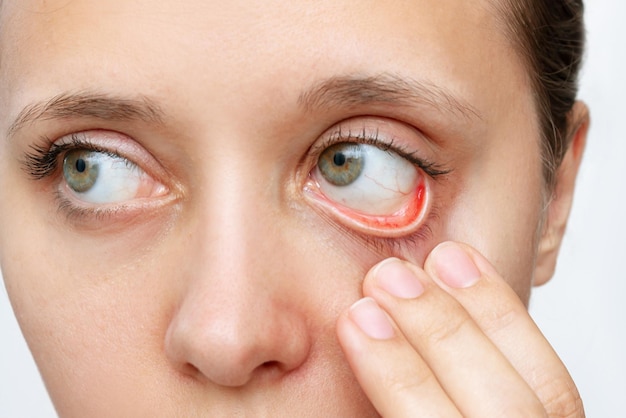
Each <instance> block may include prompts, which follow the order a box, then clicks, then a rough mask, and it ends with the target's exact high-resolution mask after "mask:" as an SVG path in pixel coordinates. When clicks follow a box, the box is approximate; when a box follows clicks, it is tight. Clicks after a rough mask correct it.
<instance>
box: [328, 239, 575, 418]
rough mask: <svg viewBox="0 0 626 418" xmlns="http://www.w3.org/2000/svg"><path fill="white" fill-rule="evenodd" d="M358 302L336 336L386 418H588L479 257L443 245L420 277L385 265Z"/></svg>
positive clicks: (518, 307) (390, 262) (511, 296)
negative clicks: (462, 417)
mask: <svg viewBox="0 0 626 418" xmlns="http://www.w3.org/2000/svg"><path fill="white" fill-rule="evenodd" d="M363 294H364V296H365V297H364V298H363V299H361V300H359V301H358V302H357V303H355V304H354V305H353V306H352V308H350V310H349V311H348V312H345V313H344V314H343V315H342V316H341V317H340V318H339V321H338V324H337V335H338V337H339V341H340V343H341V345H342V347H343V350H344V352H345V354H346V357H347V359H348V362H349V363H350V366H351V367H352V370H353V371H354V373H355V375H356V378H357V380H358V381H359V383H360V385H361V387H362V388H363V390H364V391H365V393H366V395H367V396H368V398H369V399H370V401H371V402H372V404H373V405H374V407H375V408H376V409H377V410H378V412H379V413H380V414H381V415H382V416H384V417H387V418H396V417H426V416H428V417H460V416H464V417H480V418H484V417H507V418H509V417H546V416H547V417H568V418H573V417H584V411H583V407H582V402H581V400H580V397H579V395H578V391H577V390H576V387H575V385H574V382H573V381H572V379H571V377H570V375H569V373H568V372H567V370H566V368H565V366H564V365H563V363H562V362H561V361H560V359H559V358H558V356H557V355H556V353H555V352H554V351H553V349H552V348H551V346H550V344H549V343H548V342H547V341H546V339H545V338H544V337H543V335H542V334H541V332H540V331H539V329H538V328H537V326H536V325H535V323H534V322H533V320H532V319H531V318H530V316H529V315H528V312H527V310H526V307H525V306H524V304H523V303H522V302H521V301H520V299H519V298H518V296H517V294H516V293H515V292H514V291H513V290H512V289H511V288H510V287H509V286H508V284H507V283H506V282H505V281H504V280H503V279H502V278H501V277H500V276H499V275H498V274H497V273H496V271H495V269H494V268H493V267H492V266H491V265H490V263H489V262H488V261H487V260H486V259H485V258H484V257H482V256H481V255H480V254H479V253H478V252H477V251H476V250H474V249H472V248H469V247H467V246H465V245H459V244H455V243H452V242H447V243H443V244H440V245H439V246H438V247H437V248H435V249H434V250H433V251H432V252H431V254H430V255H429V257H428V259H427V260H426V262H425V265H424V269H420V268H419V267H417V266H415V265H412V264H410V263H408V262H404V261H400V260H398V259H393V258H392V259H387V260H385V261H383V262H381V263H379V264H378V265H377V266H375V267H374V268H372V270H371V271H370V272H369V273H368V274H367V276H366V278H365V281H364V282H363Z"/></svg>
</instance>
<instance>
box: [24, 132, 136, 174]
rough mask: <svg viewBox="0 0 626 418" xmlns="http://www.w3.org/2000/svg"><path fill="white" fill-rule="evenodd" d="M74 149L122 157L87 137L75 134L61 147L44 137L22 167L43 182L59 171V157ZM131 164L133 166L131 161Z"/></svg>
mask: <svg viewBox="0 0 626 418" xmlns="http://www.w3.org/2000/svg"><path fill="white" fill-rule="evenodd" d="M74 149H84V150H87V151H92V152H99V153H102V154H106V155H108V156H111V157H120V156H121V155H120V154H119V153H118V152H114V151H111V150H109V149H106V148H103V147H101V146H99V145H97V144H94V143H93V142H92V141H90V140H89V138H87V136H86V135H82V134H78V133H74V134H71V135H70V142H68V143H65V144H61V145H57V144H55V143H54V142H53V141H51V140H50V139H49V138H48V137H44V138H43V139H42V141H41V143H40V144H35V145H32V146H31V150H32V151H31V152H28V153H26V154H25V156H24V159H23V160H22V165H23V167H24V170H25V171H26V173H28V174H29V175H30V176H31V177H32V178H33V179H34V180H43V179H44V178H46V177H49V176H51V175H52V174H54V172H55V171H56V170H57V168H58V165H59V156H60V155H62V154H63V153H65V152H67V151H71V150H74ZM122 157H123V156H122ZM129 164H131V163H130V161H129Z"/></svg>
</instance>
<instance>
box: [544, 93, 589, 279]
mask: <svg viewBox="0 0 626 418" xmlns="http://www.w3.org/2000/svg"><path fill="white" fill-rule="evenodd" d="M570 124H571V126H572V129H571V142H570V145H569V148H568V150H567V152H566V153H565V155H564V156H563V161H562V162H561V165H560V166H559V168H558V169H557V173H556V183H555V185H554V191H553V194H552V198H551V200H550V202H549V204H548V207H547V208H546V214H545V222H544V226H543V230H542V232H541V237H540V240H539V249H538V252H537V261H536V265H535V275H534V282H533V284H534V285H535V286H541V285H543V284H545V283H546V282H548V281H549V280H550V279H551V278H552V276H553V274H554V270H555V268H556V261H557V257H558V254H559V249H560V247H561V242H562V241H563V235H564V234H565V229H566V227H567V220H568V218H569V213H570V209H571V207H572V201H573V198H574V188H575V185H576V176H577V174H578V169H579V167H580V162H581V161H582V156H583V153H584V149H585V144H586V142H587V131H588V129H589V110H588V108H587V106H586V105H585V104H584V103H583V102H576V103H575V104H574V107H573V108H572V111H571V113H570Z"/></svg>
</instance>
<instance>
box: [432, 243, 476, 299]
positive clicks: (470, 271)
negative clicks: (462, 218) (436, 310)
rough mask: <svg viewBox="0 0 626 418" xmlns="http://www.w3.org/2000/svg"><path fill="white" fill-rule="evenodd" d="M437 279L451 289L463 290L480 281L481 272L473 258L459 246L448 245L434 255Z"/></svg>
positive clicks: (435, 251)
mask: <svg viewBox="0 0 626 418" xmlns="http://www.w3.org/2000/svg"><path fill="white" fill-rule="evenodd" d="M432 258H433V263H434V267H435V274H437V277H439V279H440V280H441V281H442V282H444V283H445V284H447V285H448V286H450V287H454V288H459V289H463V288H466V287H470V286H472V285H473V284H475V283H476V282H477V281H478V280H479V279H480V271H479V270H478V268H477V267H476V264H474V261H472V259H471V257H470V256H469V255H468V254H467V253H466V252H465V251H464V250H463V249H462V248H461V247H460V246H458V245H457V244H454V243H446V244H444V245H441V246H439V247H437V248H436V249H435V250H434V251H433V254H432Z"/></svg>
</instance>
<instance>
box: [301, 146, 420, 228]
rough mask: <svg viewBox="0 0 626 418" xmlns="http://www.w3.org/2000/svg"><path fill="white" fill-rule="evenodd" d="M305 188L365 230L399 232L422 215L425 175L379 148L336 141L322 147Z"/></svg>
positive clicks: (334, 210)
mask: <svg viewBox="0 0 626 418" xmlns="http://www.w3.org/2000/svg"><path fill="white" fill-rule="evenodd" d="M307 189H308V190H309V191H311V192H312V195H313V196H314V197H315V198H316V200H318V201H319V202H321V203H322V204H323V205H324V207H325V208H326V209H328V210H330V211H332V212H333V213H334V214H336V215H337V216H339V217H340V218H341V219H342V220H344V221H347V222H349V223H350V224H351V225H354V226H356V227H357V228H358V229H362V230H365V231H366V232H369V233H376V232H379V233H382V234H384V235H401V234H403V233H406V232H407V231H408V230H411V229H413V228H414V227H415V226H416V225H417V224H419V222H420V221H421V219H422V215H423V212H424V209H425V206H426V205H425V203H426V197H427V196H426V178H425V176H424V175H423V174H422V173H421V172H420V170H419V169H418V168H417V167H416V166H415V165H414V164H413V163H411V162H410V161H408V160H407V159H405V158H404V157H401V156H400V155H398V154H397V153H395V152H393V151H389V150H382V149H380V148H379V147H377V146H374V145H369V144H362V143H352V142H340V143H337V144H334V145H331V146H329V147H328V148H326V149H325V150H324V151H323V152H322V153H321V154H320V156H319V158H318V162H317V166H316V167H315V169H314V170H313V171H312V172H311V175H310V180H309V183H308V184H307Z"/></svg>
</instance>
